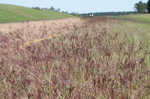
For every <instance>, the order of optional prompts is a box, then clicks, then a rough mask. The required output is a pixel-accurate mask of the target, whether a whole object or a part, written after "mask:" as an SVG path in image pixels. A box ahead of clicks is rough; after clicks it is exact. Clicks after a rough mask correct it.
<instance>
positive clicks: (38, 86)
mask: <svg viewBox="0 0 150 99" xmlns="http://www.w3.org/2000/svg"><path fill="white" fill-rule="evenodd" d="M100 27H101V26H100V25H99V24H98V23H92V24H89V23H88V24H87V23H86V24H85V25H84V26H82V27H80V28H79V27H77V26H76V25H74V27H73V30H72V32H70V33H69V34H65V35H61V36H57V37H54V38H51V39H44V40H43V39H42V40H38V42H34V41H33V43H30V44H28V45H24V44H25V42H26V41H27V40H26V38H27V37H25V36H22V35H23V34H22V33H20V32H17V31H16V32H13V33H8V34H4V33H0V56H1V57H0V96H1V98H4V99H21V98H28V99H146V98H147V97H148V90H149V84H148V82H149V80H150V79H149V70H148V65H147V57H149V52H148V50H147V46H146V44H144V43H142V42H141V41H137V42H133V41H132V40H130V39H129V38H128V37H127V36H125V35H124V36H120V35H119V34H118V33H113V34H112V33H108V32H107V29H105V28H104V29H100Z"/></svg>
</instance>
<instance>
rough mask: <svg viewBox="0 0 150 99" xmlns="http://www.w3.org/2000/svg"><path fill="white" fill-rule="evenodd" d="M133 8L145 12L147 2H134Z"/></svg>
mask: <svg viewBox="0 0 150 99" xmlns="http://www.w3.org/2000/svg"><path fill="white" fill-rule="evenodd" d="M135 9H136V11H137V12H138V13H146V12H147V4H146V3H144V2H142V1H140V2H138V3H136V4H135Z"/></svg>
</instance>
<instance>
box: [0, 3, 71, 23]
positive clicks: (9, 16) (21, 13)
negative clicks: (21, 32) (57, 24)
mask: <svg viewBox="0 0 150 99" xmlns="http://www.w3.org/2000/svg"><path fill="white" fill-rule="evenodd" d="M68 17H73V16H72V15H69V14H65V13H60V12H55V11H47V10H35V9H32V8H27V7H22V6H16V5H9V4H0V23H6V22H21V21H29V20H32V21H35V20H48V19H60V18H68Z"/></svg>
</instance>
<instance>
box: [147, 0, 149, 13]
mask: <svg viewBox="0 0 150 99" xmlns="http://www.w3.org/2000/svg"><path fill="white" fill-rule="evenodd" d="M147 10H148V13H150V0H148V2H147Z"/></svg>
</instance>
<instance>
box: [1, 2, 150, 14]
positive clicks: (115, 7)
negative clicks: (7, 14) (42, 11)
mask: <svg viewBox="0 0 150 99" xmlns="http://www.w3.org/2000/svg"><path fill="white" fill-rule="evenodd" d="M139 1H140V0H0V3H5V4H14V5H20V6H26V7H37V6H38V7H40V8H50V7H51V6H53V7H54V8H56V9H58V8H60V9H61V11H67V12H75V13H89V12H117V11H134V10H135V9H134V4H135V3H136V2H139ZM141 1H143V2H147V0H141Z"/></svg>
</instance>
